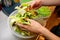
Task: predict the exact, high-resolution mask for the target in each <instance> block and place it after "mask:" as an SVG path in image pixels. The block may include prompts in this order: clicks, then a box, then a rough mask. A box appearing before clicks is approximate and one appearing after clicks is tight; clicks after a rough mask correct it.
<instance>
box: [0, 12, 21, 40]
mask: <svg viewBox="0 0 60 40" xmlns="http://www.w3.org/2000/svg"><path fill="white" fill-rule="evenodd" d="M7 19H8V16H6V15H5V14H4V13H3V12H2V11H0V40H20V39H19V38H17V37H15V36H14V35H13V34H12V33H11V30H10V27H9V26H8V23H7Z"/></svg>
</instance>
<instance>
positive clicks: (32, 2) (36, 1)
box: [27, 0, 41, 9]
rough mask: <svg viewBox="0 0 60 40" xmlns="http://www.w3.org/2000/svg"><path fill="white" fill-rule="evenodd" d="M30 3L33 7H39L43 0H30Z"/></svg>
mask: <svg viewBox="0 0 60 40" xmlns="http://www.w3.org/2000/svg"><path fill="white" fill-rule="evenodd" d="M27 3H28V4H29V5H30V8H31V9H37V8H39V7H40V6H41V1H40V0H33V1H30V2H27Z"/></svg>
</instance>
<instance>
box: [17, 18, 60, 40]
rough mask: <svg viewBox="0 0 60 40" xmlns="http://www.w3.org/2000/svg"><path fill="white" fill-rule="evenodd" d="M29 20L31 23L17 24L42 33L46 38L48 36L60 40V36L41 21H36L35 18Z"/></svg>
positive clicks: (50, 39) (50, 38)
mask: <svg viewBox="0 0 60 40" xmlns="http://www.w3.org/2000/svg"><path fill="white" fill-rule="evenodd" d="M28 20H29V21H30V25H23V24H19V23H17V25H18V26H19V27H20V28H24V29H27V30H29V31H31V32H34V33H37V34H40V33H41V34H43V35H44V36H45V37H46V38H48V39H49V40H60V38H59V37H57V36H56V35H54V34H53V33H51V32H50V31H49V30H48V29H46V28H45V27H43V26H42V25H41V24H40V23H38V22H36V21H35V20H32V19H28Z"/></svg>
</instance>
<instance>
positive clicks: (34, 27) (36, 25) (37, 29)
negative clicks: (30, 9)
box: [17, 19, 43, 33]
mask: <svg viewBox="0 0 60 40" xmlns="http://www.w3.org/2000/svg"><path fill="white" fill-rule="evenodd" d="M28 20H29V21H30V25H23V24H19V23H17V25H18V26H20V27H21V28H25V29H27V30H29V31H31V32H35V33H39V32H40V31H41V30H42V29H43V28H42V25H40V24H39V23H38V22H36V21H34V20H32V19H28Z"/></svg>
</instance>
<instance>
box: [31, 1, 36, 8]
mask: <svg viewBox="0 0 60 40" xmlns="http://www.w3.org/2000/svg"><path fill="white" fill-rule="evenodd" d="M30 6H31V9H33V7H34V6H35V1H32V3H31V5H30Z"/></svg>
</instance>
